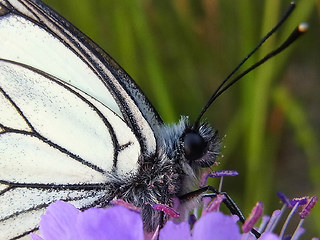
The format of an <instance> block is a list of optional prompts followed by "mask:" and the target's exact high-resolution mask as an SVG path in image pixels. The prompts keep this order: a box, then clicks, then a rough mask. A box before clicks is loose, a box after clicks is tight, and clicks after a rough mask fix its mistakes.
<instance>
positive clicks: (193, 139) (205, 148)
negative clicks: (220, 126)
mask: <svg viewBox="0 0 320 240" xmlns="http://www.w3.org/2000/svg"><path fill="white" fill-rule="evenodd" d="M219 148H220V140H219V139H218V134H217V132H216V131H214V130H213V129H212V128H211V127H210V126H209V125H208V124H206V123H203V124H200V125H199V126H198V127H188V126H187V127H186V129H185V131H184V133H183V134H182V136H181V138H180V149H181V151H182V154H183V157H184V158H185V160H186V161H188V162H189V164H190V165H192V166H195V167H201V168H206V167H210V166H211V165H212V164H213V163H214V162H215V161H216V158H217V155H218V154H219Z"/></svg>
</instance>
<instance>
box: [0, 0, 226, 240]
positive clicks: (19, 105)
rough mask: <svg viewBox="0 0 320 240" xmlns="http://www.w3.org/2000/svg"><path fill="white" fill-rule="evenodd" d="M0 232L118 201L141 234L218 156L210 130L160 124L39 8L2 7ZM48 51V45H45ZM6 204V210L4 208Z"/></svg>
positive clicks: (4, 0) (26, 2) (123, 77)
mask: <svg viewBox="0 0 320 240" xmlns="http://www.w3.org/2000/svg"><path fill="white" fill-rule="evenodd" d="M0 7H1V9H0V39H1V45H0V93H1V94H0V95H1V103H0V106H1V110H0V111H1V113H0V129H1V133H0V209H1V211H0V233H1V239H19V238H22V237H23V236H26V235H28V234H29V233H30V232H32V231H34V230H36V229H37V226H38V222H39V217H40V216H41V215H42V214H43V213H44V211H45V209H46V207H47V206H48V205H49V204H50V203H52V202H54V201H56V200H64V201H67V202H71V203H72V204H74V205H75V206H76V207H78V208H79V209H87V208H90V207H93V206H100V207H104V206H106V205H107V204H108V203H109V201H110V200H112V199H114V198H121V199H123V200H125V201H128V202H130V203H133V204H134V205H136V206H139V207H142V216H143V218H144V219H146V218H148V219H150V217H151V219H153V220H152V221H149V223H148V224H147V226H146V228H147V229H149V230H152V229H155V227H156V225H155V224H158V222H159V221H160V218H161V214H160V213H159V212H157V211H155V210H154V209H152V207H151V205H149V204H145V203H150V204H155V203H162V204H167V205H172V198H173V197H175V196H178V195H181V194H184V193H187V192H189V191H191V190H192V189H193V188H194V183H195V182H197V181H196V180H197V179H198V178H199V173H200V171H201V169H202V168H203V167H209V166H211V165H212V164H213V163H214V162H215V161H216V157H217V155H218V154H219V145H220V141H219V139H218V136H217V133H216V132H215V131H214V130H213V129H212V128H211V127H210V126H209V125H208V124H199V125H197V126H195V125H191V124H190V123H189V122H188V120H187V118H182V119H181V120H180V122H179V123H177V124H175V125H173V126H167V125H165V124H164V123H163V121H162V120H161V118H160V116H159V114H158V113H157V112H156V110H155V109H154V107H153V106H152V105H151V103H150V102H149V101H148V99H147V98H146V96H145V95H144V94H143V92H142V91H141V90H140V89H139V87H138V86H137V85H136V83H135V82H134V81H133V80H132V79H131V78H130V76H129V75H128V74H127V73H126V72H125V71H124V70H123V69H122V68H121V67H120V66H119V65H118V64H117V63H116V62H115V61H114V60H113V59H112V58H111V57H110V56H109V55H108V54H107V53H106V52H104V51H103V50H102V49H101V48H99V47H98V46H97V45H96V44H95V43H94V42H93V41H91V40H90V39H89V38H88V37H86V36H85V35H84V34H83V33H81V32H80V31H79V30H78V29H77V28H75V27H74V26H73V25H72V24H71V23H69V22H68V21H67V20H65V19H64V18H63V17H61V16H60V15H59V14H57V13H56V12H55V11H54V10H52V9H51V8H49V7H48V6H46V5H45V4H44V3H42V2H41V1H38V0H36V1H33V0H1V1H0ZM48 46H49V47H48ZM8 203H10V205H8Z"/></svg>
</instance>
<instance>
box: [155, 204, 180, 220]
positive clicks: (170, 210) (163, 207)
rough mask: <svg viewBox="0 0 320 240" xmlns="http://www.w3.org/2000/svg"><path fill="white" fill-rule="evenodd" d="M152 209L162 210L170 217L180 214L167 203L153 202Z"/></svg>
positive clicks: (176, 216)
mask: <svg viewBox="0 0 320 240" xmlns="http://www.w3.org/2000/svg"><path fill="white" fill-rule="evenodd" d="M152 207H153V209H155V210H157V211H162V212H164V213H165V214H168V215H169V216H170V217H172V218H178V217H180V214H179V213H178V212H177V211H176V210H174V209H173V208H172V207H169V206H167V205H164V204H154V205H153V206H152Z"/></svg>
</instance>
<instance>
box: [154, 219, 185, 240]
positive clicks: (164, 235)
mask: <svg viewBox="0 0 320 240" xmlns="http://www.w3.org/2000/svg"><path fill="white" fill-rule="evenodd" d="M176 239H183V240H191V235H190V227H189V224H188V223H186V222H181V223H179V224H175V223H173V222H172V221H168V222H167V223H166V225H164V227H163V228H162V229H161V231H160V240H176Z"/></svg>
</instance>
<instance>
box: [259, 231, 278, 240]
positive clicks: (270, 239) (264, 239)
mask: <svg viewBox="0 0 320 240" xmlns="http://www.w3.org/2000/svg"><path fill="white" fill-rule="evenodd" d="M259 240H281V238H280V237H279V236H278V235H276V234H274V233H271V232H266V233H263V234H262V235H261V237H260V238H259Z"/></svg>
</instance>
